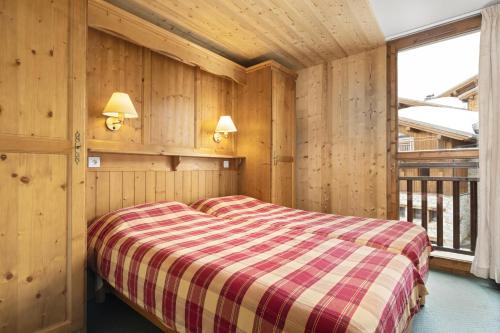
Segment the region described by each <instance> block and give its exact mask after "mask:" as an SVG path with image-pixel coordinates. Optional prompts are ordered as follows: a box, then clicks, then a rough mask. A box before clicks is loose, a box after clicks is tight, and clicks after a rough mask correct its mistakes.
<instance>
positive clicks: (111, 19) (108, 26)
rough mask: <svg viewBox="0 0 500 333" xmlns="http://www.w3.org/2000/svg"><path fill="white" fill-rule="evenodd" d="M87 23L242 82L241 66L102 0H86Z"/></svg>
mask: <svg viewBox="0 0 500 333" xmlns="http://www.w3.org/2000/svg"><path fill="white" fill-rule="evenodd" d="M88 25H89V27H91V28H94V29H97V30H101V31H104V32H106V33H109V34H112V35H115V36H118V37H120V38H123V39H125V40H128V41H130V42H132V43H134V44H137V45H141V46H144V47H147V48H149V49H151V50H153V51H155V52H158V53H161V54H164V55H166V56H168V57H170V58H173V59H175V60H178V61H181V62H183V63H185V64H188V65H191V66H198V67H200V68H201V69H203V70H205V71H207V72H209V73H212V74H215V75H219V76H224V77H228V78H230V79H232V80H234V81H235V82H237V83H240V84H244V83H245V82H246V74H245V68H244V67H243V66H241V65H239V64H237V63H235V62H233V61H231V60H229V59H226V58H224V57H222V56H220V55H218V54H216V53H214V52H212V51H210V50H207V49H205V48H203V47H201V46H199V45H196V44H194V43H191V42H189V41H187V40H185V39H183V38H181V37H179V36H177V35H175V34H173V33H171V32H168V31H166V30H164V29H162V28H160V27H158V26H156V25H154V24H152V23H150V22H148V21H146V20H143V19H141V18H139V17H137V16H135V15H132V14H130V13H128V12H127V11H124V10H122V9H120V8H118V7H116V6H113V5H111V4H109V3H107V2H105V1H103V0H89V2H88Z"/></svg>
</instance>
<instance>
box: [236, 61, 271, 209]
mask: <svg viewBox="0 0 500 333" xmlns="http://www.w3.org/2000/svg"><path fill="white" fill-rule="evenodd" d="M238 89H239V94H238V95H239V99H238V112H237V113H236V117H235V119H236V120H235V123H236V126H237V128H238V133H237V137H236V138H237V139H236V144H237V154H238V155H241V156H245V157H246V159H245V162H244V163H243V165H242V166H241V167H240V170H239V177H238V182H239V188H238V189H239V192H240V193H241V194H244V195H248V196H251V197H254V198H257V199H260V200H263V201H266V202H269V201H271V165H272V160H271V157H272V149H271V146H272V133H271V132H272V128H271V123H272V73H271V69H270V68H269V67H266V68H264V69H260V70H257V71H253V72H251V73H249V74H248V75H247V84H246V85H242V86H240V87H239V88H238Z"/></svg>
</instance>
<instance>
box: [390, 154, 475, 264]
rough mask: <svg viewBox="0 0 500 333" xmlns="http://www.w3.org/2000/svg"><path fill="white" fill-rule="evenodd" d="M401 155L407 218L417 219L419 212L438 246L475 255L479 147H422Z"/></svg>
mask: <svg viewBox="0 0 500 333" xmlns="http://www.w3.org/2000/svg"><path fill="white" fill-rule="evenodd" d="M405 155H406V156H405ZM399 157H400V158H399V171H398V174H399V184H400V197H402V198H404V197H405V196H406V198H405V199H406V200H405V201H406V202H401V203H400V207H401V210H403V211H404V209H405V210H406V220H408V221H409V222H414V223H416V222H417V219H416V216H415V214H416V212H420V214H419V218H418V220H420V223H421V225H422V227H424V228H425V229H426V230H428V232H429V237H430V238H431V241H432V242H433V245H434V246H433V247H434V249H435V250H441V251H448V252H454V253H461V254H468V255H473V254H474V251H475V248H476V237H477V219H478V182H479V178H478V168H479V163H478V161H477V157H478V152H477V149H473V150H472V149H466V150H454V151H447V150H442V151H439V150H432V151H419V152H412V153H400V154H399ZM405 157H408V158H405ZM429 198H432V199H433V202H432V204H433V207H430V202H429ZM417 205H418V206H419V207H418V209H416V207H417ZM431 220H432V221H431ZM431 222H432V223H433V230H432V231H433V232H432V233H431V232H430V230H429V225H430V223H431ZM434 224H435V227H434ZM445 224H446V226H445ZM450 227H451V230H450ZM434 229H435V230H434ZM445 233H446V235H445ZM448 234H450V235H448ZM445 236H450V237H445ZM469 236H470V237H469ZM448 238H450V239H449V241H447V240H448ZM464 239H465V240H464Z"/></svg>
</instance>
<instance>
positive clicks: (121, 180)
mask: <svg viewBox="0 0 500 333" xmlns="http://www.w3.org/2000/svg"><path fill="white" fill-rule="evenodd" d="M99 156H100V157H101V161H102V164H101V167H100V168H99V169H88V171H87V190H86V218H87V221H90V220H92V219H94V218H95V217H99V216H101V215H103V214H105V213H107V212H109V211H112V210H115V209H119V208H122V207H129V206H133V205H138V204H141V203H146V202H158V201H162V200H176V201H181V202H184V203H188V204H189V203H192V202H194V201H195V200H198V199H201V198H206V197H214V196H224V195H232V194H237V193H238V181H237V171H236V170H234V169H221V165H220V163H219V162H218V161H217V160H212V159H203V160H200V159H196V158H194V159H185V160H182V162H181V164H180V165H179V168H178V170H177V171H172V169H171V167H170V165H171V163H170V157H166V156H136V155H126V154H123V155H122V154H100V155H99Z"/></svg>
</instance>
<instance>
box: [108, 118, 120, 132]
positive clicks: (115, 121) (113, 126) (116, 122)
mask: <svg viewBox="0 0 500 333" xmlns="http://www.w3.org/2000/svg"><path fill="white" fill-rule="evenodd" d="M106 127H107V128H108V129H109V130H110V131H113V132H114V131H118V130H119V129H120V128H121V127H122V121H121V120H120V118H117V117H108V118H106Z"/></svg>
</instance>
